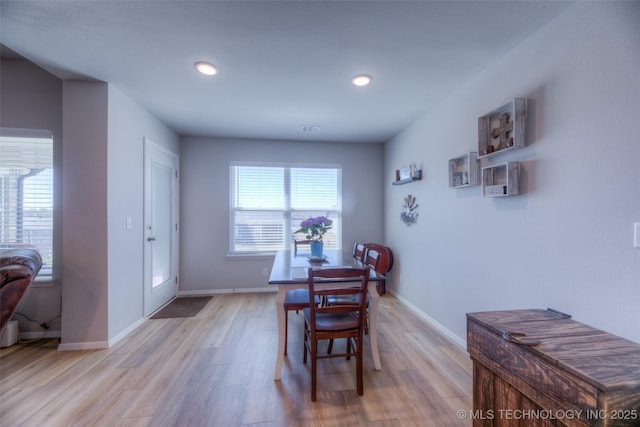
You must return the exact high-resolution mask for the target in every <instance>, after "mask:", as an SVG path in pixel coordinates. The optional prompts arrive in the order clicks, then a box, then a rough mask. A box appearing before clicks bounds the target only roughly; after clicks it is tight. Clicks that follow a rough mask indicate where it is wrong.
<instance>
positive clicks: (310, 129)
mask: <svg viewBox="0 0 640 427" xmlns="http://www.w3.org/2000/svg"><path fill="white" fill-rule="evenodd" d="M319 130H320V126H312V125H303V126H302V128H301V129H300V131H301V132H302V133H316V132H318V131H319Z"/></svg>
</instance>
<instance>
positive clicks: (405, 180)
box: [391, 176, 422, 185]
mask: <svg viewBox="0 0 640 427" xmlns="http://www.w3.org/2000/svg"><path fill="white" fill-rule="evenodd" d="M420 180H422V177H415V176H414V177H411V178H405V179H399V180H397V181H393V182H392V183H391V184H392V185H402V184H408V183H410V182H413V181H420Z"/></svg>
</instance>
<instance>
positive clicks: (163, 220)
mask: <svg viewBox="0 0 640 427" xmlns="http://www.w3.org/2000/svg"><path fill="white" fill-rule="evenodd" d="M178 164H179V158H178V156H177V155H176V154H174V153H172V152H170V151H168V150H166V149H164V148H162V147H160V146H159V145H157V144H155V143H154V142H152V141H150V140H149V139H147V138H145V139H144V316H145V317H148V316H149V315H151V314H153V313H154V312H155V311H157V310H158V309H159V308H160V307H162V306H163V305H165V304H166V303H167V302H169V301H170V300H171V299H173V298H174V297H175V296H176V295H177V293H178V260H179V256H178V250H179V245H178V242H179V240H178V212H179V211H178V206H179V198H178V189H179V185H178V176H179V174H178Z"/></svg>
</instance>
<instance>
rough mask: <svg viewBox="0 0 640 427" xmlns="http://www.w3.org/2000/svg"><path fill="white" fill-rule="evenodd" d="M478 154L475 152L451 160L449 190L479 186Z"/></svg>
mask: <svg viewBox="0 0 640 427" xmlns="http://www.w3.org/2000/svg"><path fill="white" fill-rule="evenodd" d="M479 181H480V179H479V176H478V153H476V152H475V151H472V152H469V153H467V154H463V155H462V156H458V157H455V158H453V159H450V160H449V188H464V187H470V186H472V185H478V184H479V183H480V182H479Z"/></svg>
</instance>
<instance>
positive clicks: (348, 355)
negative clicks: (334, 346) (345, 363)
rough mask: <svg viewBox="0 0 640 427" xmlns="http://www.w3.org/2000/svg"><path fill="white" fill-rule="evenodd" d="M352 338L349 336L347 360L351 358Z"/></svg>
mask: <svg viewBox="0 0 640 427" xmlns="http://www.w3.org/2000/svg"><path fill="white" fill-rule="evenodd" d="M350 353H351V338H347V360H351V354H350Z"/></svg>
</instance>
